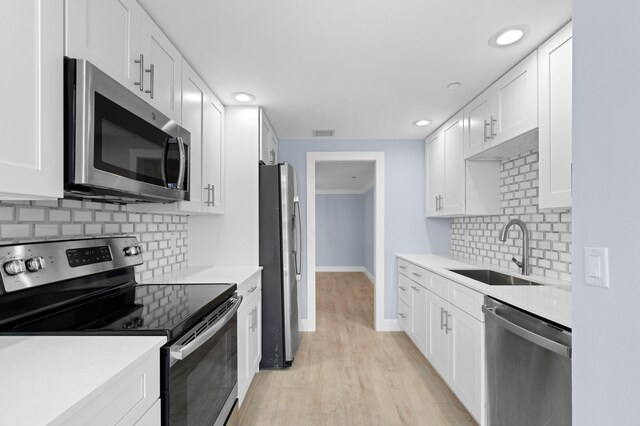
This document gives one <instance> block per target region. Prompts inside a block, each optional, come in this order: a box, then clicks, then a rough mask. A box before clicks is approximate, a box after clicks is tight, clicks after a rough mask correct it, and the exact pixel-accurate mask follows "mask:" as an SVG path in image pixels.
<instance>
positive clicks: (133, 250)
mask: <svg viewBox="0 0 640 426" xmlns="http://www.w3.org/2000/svg"><path fill="white" fill-rule="evenodd" d="M140 253H142V247H140V246H130V247H125V248H124V255H125V256H135V255H137V254H140Z"/></svg>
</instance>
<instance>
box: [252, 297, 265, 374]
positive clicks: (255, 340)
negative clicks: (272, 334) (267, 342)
mask: <svg viewBox="0 0 640 426" xmlns="http://www.w3.org/2000/svg"><path fill="white" fill-rule="evenodd" d="M253 312H254V314H253V328H252V335H251V343H250V347H251V350H250V351H249V354H250V355H251V358H250V360H249V366H250V371H251V375H250V376H249V377H252V376H253V374H254V373H256V372H257V371H258V370H259V369H260V360H261V359H262V294H261V293H258V294H257V295H256V296H255V297H254V298H253Z"/></svg>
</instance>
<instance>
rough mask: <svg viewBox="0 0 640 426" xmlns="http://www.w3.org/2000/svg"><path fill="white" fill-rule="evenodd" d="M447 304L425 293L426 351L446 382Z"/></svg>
mask: <svg viewBox="0 0 640 426" xmlns="http://www.w3.org/2000/svg"><path fill="white" fill-rule="evenodd" d="M446 311H447V302H445V301H444V300H443V299H442V298H440V297H438V296H436V295H435V294H433V293H431V292H428V293H427V351H426V356H427V359H428V360H429V362H431V365H433V367H434V368H435V369H436V370H437V371H438V373H440V375H441V376H442V377H443V378H444V379H445V380H447V379H448V374H449V336H448V335H447V333H446Z"/></svg>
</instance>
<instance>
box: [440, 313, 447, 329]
mask: <svg viewBox="0 0 640 426" xmlns="http://www.w3.org/2000/svg"><path fill="white" fill-rule="evenodd" d="M446 313H447V311H445V310H444V308H440V330H442V329H443V328H444V327H445V323H444V321H445V320H444V319H443V318H442V316H443V315H445V314H446Z"/></svg>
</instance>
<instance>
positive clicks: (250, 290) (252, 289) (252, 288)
mask: <svg viewBox="0 0 640 426" xmlns="http://www.w3.org/2000/svg"><path fill="white" fill-rule="evenodd" d="M256 288H258V286H257V285H256V286H253V287H251V288H250V289H249V293H253V292H254V291H256Z"/></svg>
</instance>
